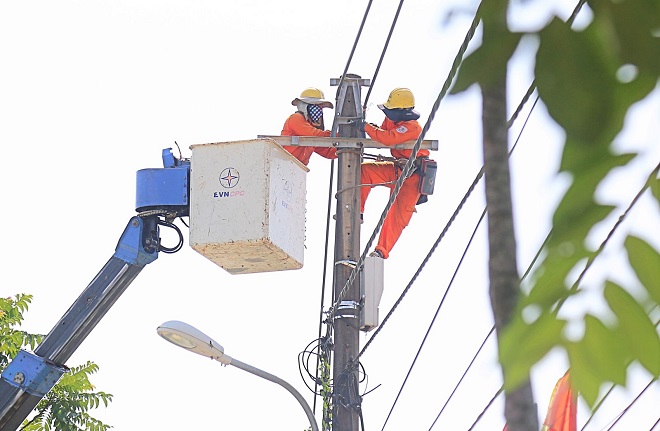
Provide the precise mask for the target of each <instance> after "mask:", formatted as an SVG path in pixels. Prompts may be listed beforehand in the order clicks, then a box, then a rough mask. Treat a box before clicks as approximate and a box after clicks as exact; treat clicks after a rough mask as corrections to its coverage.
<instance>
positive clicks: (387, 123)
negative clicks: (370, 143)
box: [364, 117, 431, 159]
mask: <svg viewBox="0 0 660 431" xmlns="http://www.w3.org/2000/svg"><path fill="white" fill-rule="evenodd" d="M364 131H365V132H367V134H368V135H369V137H370V138H371V139H373V140H374V141H378V142H380V143H381V144H384V145H387V146H391V145H396V144H400V143H402V142H407V141H415V140H417V138H419V135H420V134H421V133H422V126H420V125H419V123H418V122H417V120H408V121H400V122H398V123H395V122H394V121H392V120H390V119H389V118H387V117H385V120H383V124H382V125H381V126H380V128H379V127H374V126H372V125H371V124H369V123H366V124H365V125H364ZM390 153H392V157H395V158H397V159H408V158H410V154H411V153H412V150H397V149H390ZM429 154H431V153H430V152H429V150H423V149H421V150H418V151H417V157H428V156H429Z"/></svg>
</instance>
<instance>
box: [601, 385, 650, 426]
mask: <svg viewBox="0 0 660 431" xmlns="http://www.w3.org/2000/svg"><path fill="white" fill-rule="evenodd" d="M656 380H657V379H655V378H653V379H652V380H651V381H650V382H649V384H648V385H646V386H645V387H644V389H642V391H641V392H640V393H639V394H637V396H636V397H635V398H634V399H633V400H632V401H631V402H630V404H628V405H627V406H626V408H624V409H623V411H622V412H621V413H619V416H618V417H617V418H616V420H615V421H614V422H613V423H612V425H610V427H609V428H608V429H607V431H610V430H611V429H612V428H614V425H616V424H617V423H618V422H619V420H621V418H622V417H623V415H625V414H626V413H627V412H628V410H630V408H631V407H632V406H633V404H635V403H636V402H637V401H638V400H639V398H640V397H641V396H642V394H643V393H644V392H646V390H647V389H648V388H650V387H651V385H652V384H653V382H655V381H656Z"/></svg>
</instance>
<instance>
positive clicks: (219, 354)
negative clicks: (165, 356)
mask: <svg viewBox="0 0 660 431" xmlns="http://www.w3.org/2000/svg"><path fill="white" fill-rule="evenodd" d="M156 332H158V335H160V336H161V337H163V338H164V339H166V340H167V341H169V342H170V343H172V344H176V345H177V346H179V347H182V348H184V349H186V350H189V351H191V352H194V353H197V354H198V355H202V356H206V357H207V358H211V359H215V360H216V361H219V362H222V363H223V364H225V365H229V364H230V363H231V357H229V356H227V355H225V353H224V349H223V348H222V346H221V345H220V344H219V343H218V342H217V341H215V340H214V339H212V338H211V337H209V336H208V335H206V334H205V333H203V332H202V331H200V330H199V329H197V328H195V327H193V326H191V325H189V324H187V323H184V322H180V321H178V320H170V321H168V322H165V323H163V324H162V325H160V326H159V327H158V328H157V329H156Z"/></svg>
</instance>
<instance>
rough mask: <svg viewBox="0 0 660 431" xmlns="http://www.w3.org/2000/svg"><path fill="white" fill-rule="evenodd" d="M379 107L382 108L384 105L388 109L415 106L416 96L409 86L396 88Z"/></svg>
mask: <svg viewBox="0 0 660 431" xmlns="http://www.w3.org/2000/svg"><path fill="white" fill-rule="evenodd" d="M378 107H379V108H380V109H383V107H385V108H387V109H402V108H414V107H415V96H413V94H412V91H410V90H409V89H407V88H395V89H394V90H392V92H391V93H390V96H389V97H388V98H387V102H385V103H383V104H382V105H378Z"/></svg>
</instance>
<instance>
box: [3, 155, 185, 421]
mask: <svg viewBox="0 0 660 431" xmlns="http://www.w3.org/2000/svg"><path fill="white" fill-rule="evenodd" d="M163 164H164V166H165V169H159V170H153V169H148V170H141V171H138V188H137V189H138V196H137V200H136V206H137V208H136V209H137V211H143V212H142V213H139V214H138V215H137V216H134V217H132V218H131V219H130V220H129V222H128V224H127V225H126V228H125V229H124V232H123V234H122V235H121V237H120V239H119V242H118V243H117V247H116V248H115V253H114V254H113V255H112V257H111V258H110V259H109V260H108V262H107V263H106V264H105V266H104V267H103V268H102V269H101V271H100V272H99V273H98V274H97V275H96V277H94V279H93V280H92V282H91V283H90V284H89V285H88V286H87V288H86V289H85V290H84V291H83V292H82V294H81V295H80V296H79V297H78V299H76V301H75V302H74V303H73V304H72V305H71V307H70V308H69V309H68V310H67V311H66V313H65V314H64V315H63V316H62V318H61V319H60V320H59V321H58V322H57V324H55V326H53V328H52V329H51V331H50V333H49V334H48V335H47V336H46V337H45V338H44V339H43V341H42V342H41V343H40V344H39V346H38V347H37V348H36V349H35V350H34V353H31V352H27V351H24V350H21V351H20V352H19V354H18V355H16V357H14V358H13V359H12V361H11V362H10V363H9V365H8V366H7V368H5V370H4V371H3V372H2V378H1V379H0V430H3V431H10V430H17V429H18V428H19V427H20V426H21V424H22V422H23V421H24V420H25V419H26V418H27V417H28V415H29V414H30V412H31V411H32V410H33V409H34V408H35V407H36V406H37V404H38V403H39V401H41V399H42V398H43V397H44V396H45V395H46V394H47V393H48V392H49V391H50V390H51V389H52V388H53V386H55V384H56V383H57V381H58V380H59V379H60V377H61V376H62V375H63V374H64V373H65V372H66V371H67V370H68V368H67V367H66V365H64V364H65V363H66V361H67V360H68V359H69V358H70V357H71V355H72V354H73V353H74V352H75V351H76V349H77V348H78V347H80V344H81V343H82V342H83V341H84V340H85V338H87V336H88V335H89V334H90V332H91V331H92V330H93V329H94V328H95V327H96V325H97V324H98V323H99V321H100V320H101V319H102V318H103V317H104V316H105V314H106V313H107V312H108V310H109V309H110V307H112V306H113V305H114V303H115V302H116V301H117V299H119V297H120V296H121V295H122V293H124V291H125V290H126V288H127V287H128V286H129V285H130V284H131V283H132V282H133V280H134V279H135V278H136V277H137V275H138V274H139V273H140V272H141V271H142V269H143V268H144V267H145V266H146V265H148V264H149V263H151V262H153V261H154V260H156V259H157V258H158V252H159V251H163V252H174V251H177V250H178V248H176V249H167V248H164V247H162V246H161V244H160V235H159V226H160V225H165V226H170V227H172V225H171V223H164V222H162V221H161V220H160V219H159V217H161V216H162V215H163V214H167V215H168V217H174V216H181V215H187V214H188V210H189V208H188V188H189V186H188V172H189V163H188V162H187V161H183V162H181V161H180V160H179V159H175V158H174V157H173V156H172V154H171V151H170V149H166V150H163ZM163 184H165V186H163ZM154 189H156V191H157V193H154ZM159 202H160V203H159Z"/></svg>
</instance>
